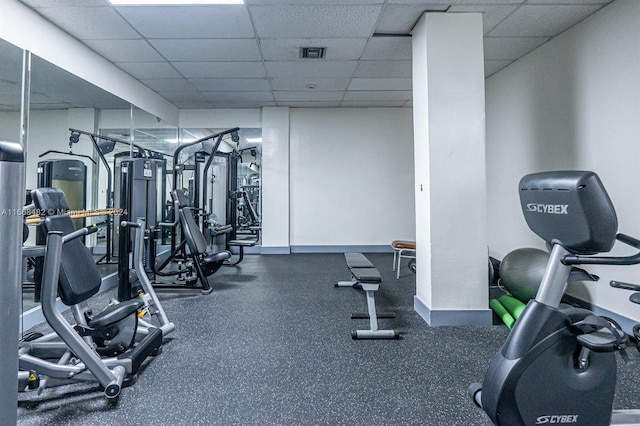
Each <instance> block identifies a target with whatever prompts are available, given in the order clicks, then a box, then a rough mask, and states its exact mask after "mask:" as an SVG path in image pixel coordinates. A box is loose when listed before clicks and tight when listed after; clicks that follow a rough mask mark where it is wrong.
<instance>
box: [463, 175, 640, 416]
mask: <svg viewBox="0 0 640 426" xmlns="http://www.w3.org/2000/svg"><path fill="white" fill-rule="evenodd" d="M519 190H520V191H519V192H520V203H521V205H522V210H523V213H524V217H525V219H526V221H527V224H528V225H529V228H530V229H531V230H532V231H533V232H534V233H536V234H537V235H538V236H540V237H541V238H542V239H543V240H545V242H546V243H547V244H548V245H549V246H550V247H551V248H552V249H551V255H550V257H549V262H548V263H547V267H546V270H545V273H544V276H543V278H542V282H541V284H540V288H539V290H538V292H537V295H536V298H535V299H534V300H532V301H530V302H529V304H528V305H527V307H526V309H525V310H524V312H523V313H522V315H521V316H520V318H519V319H518V321H517V322H516V324H515V326H514V327H513V329H512V330H511V333H510V334H509V337H508V338H507V341H506V342H505V344H504V345H503V347H502V349H501V350H500V351H499V352H498V353H497V354H496V355H495V356H494V357H493V359H492V360H491V363H490V365H489V368H488V370H487V372H486V374H485V377H484V381H483V383H482V385H480V384H473V385H471V386H470V387H469V396H470V397H471V398H472V399H473V400H474V402H475V403H476V404H477V405H478V406H480V407H482V409H483V410H484V411H485V412H486V413H487V415H488V416H489V418H490V419H491V421H493V423H495V424H496V425H509V426H517V425H538V424H571V425H581V424H588V425H608V424H640V410H613V409H612V408H613V397H614V392H615V385H616V355H615V353H616V352H617V351H620V350H624V348H625V347H626V344H627V342H628V336H627V335H626V334H625V333H624V332H623V331H622V330H620V329H619V327H617V326H616V325H615V324H614V323H612V322H611V321H608V320H607V319H605V318H602V317H599V316H596V315H594V314H593V313H592V312H591V311H588V310H586V309H580V308H572V307H565V306H563V305H561V299H562V296H563V294H564V291H565V289H566V285H567V279H568V277H569V273H570V272H571V268H572V266H573V265H633V264H638V263H640V252H638V253H637V254H635V255H633V256H626V257H613V256H607V257H605V256H596V255H597V254H599V253H605V252H609V251H610V250H611V249H612V247H613V245H614V244H615V242H616V241H619V242H621V243H623V244H625V245H629V246H631V247H633V248H635V249H637V250H640V241H639V240H637V239H635V238H632V237H629V236H627V235H624V234H617V228H618V221H617V216H616V212H615V210H614V208H613V205H612V203H611V200H610V199H609V196H608V194H607V192H606V191H605V189H604V186H603V185H602V182H601V181H600V179H599V178H598V176H597V175H596V174H595V173H592V172H582V171H564V172H544V173H536V174H532V175H527V176H525V177H524V178H522V179H521V181H520V185H519Z"/></svg>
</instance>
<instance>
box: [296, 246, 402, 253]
mask: <svg viewBox="0 0 640 426" xmlns="http://www.w3.org/2000/svg"><path fill="white" fill-rule="evenodd" d="M352 252H355V253H393V249H392V248H391V246H390V245H362V246H291V253H352Z"/></svg>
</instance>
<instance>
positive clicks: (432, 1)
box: [387, 0, 525, 6]
mask: <svg viewBox="0 0 640 426" xmlns="http://www.w3.org/2000/svg"><path fill="white" fill-rule="evenodd" d="M524 2H525V0H387V3H390V4H421V5H426V6H433V5H437V4H446V5H454V4H478V3H490V4H519V3H524Z"/></svg>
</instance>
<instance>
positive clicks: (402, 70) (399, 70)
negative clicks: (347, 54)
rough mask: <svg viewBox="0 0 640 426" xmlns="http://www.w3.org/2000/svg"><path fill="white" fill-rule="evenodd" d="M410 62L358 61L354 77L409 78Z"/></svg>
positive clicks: (410, 71)
mask: <svg viewBox="0 0 640 426" xmlns="http://www.w3.org/2000/svg"><path fill="white" fill-rule="evenodd" d="M411 73H412V68H411V61H360V62H358V66H357V67H356V71H355V72H354V74H353V76H354V77H411Z"/></svg>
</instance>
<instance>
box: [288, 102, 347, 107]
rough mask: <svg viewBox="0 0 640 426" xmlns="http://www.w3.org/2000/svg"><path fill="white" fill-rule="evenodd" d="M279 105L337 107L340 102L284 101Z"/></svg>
mask: <svg viewBox="0 0 640 426" xmlns="http://www.w3.org/2000/svg"><path fill="white" fill-rule="evenodd" d="M278 106H288V107H291V108H337V107H339V106H340V102H338V101H334V102H304V101H282V102H278Z"/></svg>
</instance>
